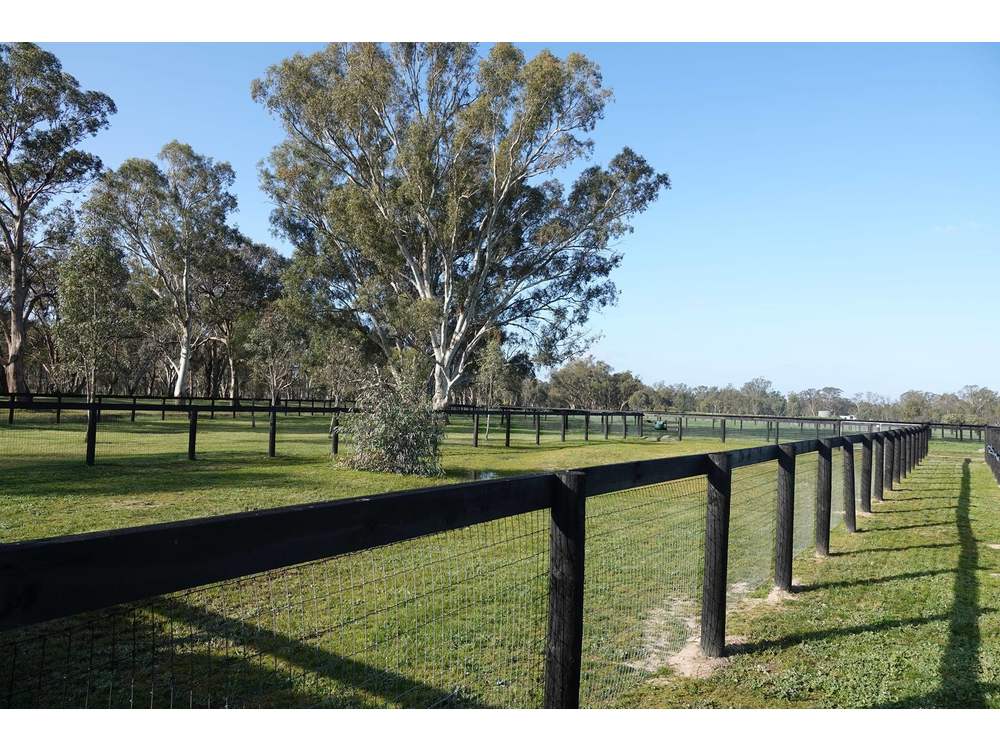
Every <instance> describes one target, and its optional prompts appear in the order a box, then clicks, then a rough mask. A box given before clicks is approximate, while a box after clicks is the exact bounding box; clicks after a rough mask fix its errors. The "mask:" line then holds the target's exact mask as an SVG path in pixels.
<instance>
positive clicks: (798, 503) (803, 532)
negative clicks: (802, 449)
mask: <svg viewBox="0 0 1000 752" xmlns="http://www.w3.org/2000/svg"><path fill="white" fill-rule="evenodd" d="M818 469H819V453H818V452H809V453H807V454H798V455H796V456H795V509H794V512H795V514H794V517H793V526H792V551H794V552H795V553H796V554H798V553H800V552H802V551H805V550H806V549H808V548H812V547H813V546H815V544H816V479H817V474H818Z"/></svg>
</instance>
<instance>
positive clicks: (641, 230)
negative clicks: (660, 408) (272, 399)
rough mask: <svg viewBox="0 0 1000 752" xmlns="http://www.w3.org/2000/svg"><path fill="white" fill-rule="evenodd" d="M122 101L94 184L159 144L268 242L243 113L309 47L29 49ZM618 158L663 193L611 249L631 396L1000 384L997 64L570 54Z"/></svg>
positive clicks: (600, 49) (772, 55) (822, 54)
mask: <svg viewBox="0 0 1000 752" xmlns="http://www.w3.org/2000/svg"><path fill="white" fill-rule="evenodd" d="M45 46H46V47H47V48H48V49H51V50H52V51H53V52H55V53H56V54H57V55H58V56H59V57H60V59H61V60H62V61H63V64H64V67H65V69H66V70H67V71H68V72H70V73H72V74H73V75H74V76H76V77H77V78H78V79H80V81H81V83H82V84H83V85H85V86H87V87H89V88H96V89H100V90H102V91H105V92H107V93H108V94H110V95H111V96H112V97H113V98H114V100H115V102H116V103H117V105H118V110H119V112H118V115H116V116H115V117H114V119H113V121H112V127H111V128H110V129H109V130H108V131H106V132H105V133H103V134H101V135H100V136H99V137H98V138H96V139H95V140H94V141H93V142H92V143H91V145H90V148H91V149H92V150H93V151H95V152H96V153H98V154H99V155H100V156H101V157H102V158H103V159H104V161H105V163H106V164H108V165H109V166H117V164H118V163H119V162H120V161H121V160H122V159H124V158H126V157H130V156H145V157H152V156H154V155H155V154H156V152H157V151H158V150H159V149H160V147H161V146H162V145H163V144H164V143H166V142H167V141H169V140H171V139H174V138H176V139H179V140H181V141H186V142H188V143H190V144H191V145H192V146H193V147H194V148H195V149H196V150H197V151H199V152H202V153H204V154H208V155H210V156H212V157H215V158H216V159H219V160H227V161H229V162H230V163H231V164H232V165H233V167H234V169H235V170H236V174H237V183H236V192H237V195H238V197H239V201H240V211H239V215H238V220H237V221H238V223H239V225H240V227H241V228H242V229H243V230H244V232H246V233H248V234H249V235H251V236H252V237H254V238H256V239H259V240H265V241H269V242H271V243H273V244H275V245H276V246H278V247H279V248H282V249H283V250H285V251H288V250H289V249H288V248H287V247H286V246H285V245H284V244H283V243H281V242H280V241H278V240H277V239H275V238H273V237H271V235H270V229H269V224H268V215H269V213H270V206H269V204H268V202H267V199H266V197H265V196H264V195H263V194H262V193H261V192H260V190H259V188H258V183H257V165H258V162H259V161H260V160H261V159H262V158H263V157H264V156H266V155H267V153H268V152H269V151H270V149H271V147H272V146H273V145H274V144H275V143H277V142H278V141H279V140H280V139H281V136H282V133H281V129H280V128H279V126H278V125H277V123H275V122H274V121H272V120H271V119H270V118H269V116H268V115H267V114H266V113H265V112H264V111H263V109H262V108H260V107H258V106H257V105H256V104H254V103H253V102H252V101H251V99H250V95H249V88H250V82H251V80H252V79H253V78H255V77H258V76H260V75H261V74H262V73H263V72H264V71H265V69H266V68H267V66H268V65H270V64H272V63H274V62H277V61H279V60H281V59H282V58H283V57H286V56H287V55H289V54H292V53H293V52H296V51H303V52H309V51H311V50H314V49H317V48H318V45H309V44H301V45H289V44H213V45H115V44H111V45H103V44H102V45H97V44H65V45H64V44H52V45H45ZM521 46H522V47H523V48H524V49H525V50H526V51H527V52H528V53H529V54H533V53H534V52H537V51H538V50H539V49H541V48H542V47H543V46H549V47H550V48H551V49H552V50H553V51H554V52H556V53H557V54H559V55H564V54H565V53H567V52H569V51H572V50H577V51H581V52H583V53H585V54H587V55H588V56H589V57H591V58H592V59H594V60H595V61H597V62H598V63H599V64H600V66H601V68H602V71H603V73H604V78H605V82H606V84H607V85H608V86H610V87H611V88H612V89H614V92H615V98H614V101H613V102H612V103H611V104H610V106H609V107H608V109H607V112H606V115H605V118H604V120H603V121H602V122H601V123H600V125H599V126H598V128H597V130H596V132H595V133H594V138H595V140H596V142H597V150H596V153H595V159H596V160H597V161H601V162H606V161H607V160H608V159H609V158H610V157H611V156H613V155H614V153H616V152H617V151H618V150H619V149H620V148H621V147H622V146H626V145H627V146H630V147H632V148H633V149H635V150H636V151H638V152H639V153H641V154H643V155H644V156H645V157H646V158H647V159H649V161H650V162H651V163H652V164H653V165H654V166H655V167H656V168H657V169H659V170H665V171H667V172H669V173H670V175H671V179H672V181H673V189H672V190H671V191H669V192H668V193H666V194H664V195H663V197H662V198H661V199H660V201H658V202H657V203H656V204H655V205H654V206H653V207H652V208H651V209H650V210H648V211H647V213H646V214H644V215H643V216H641V217H639V218H638V219H637V220H636V222H635V232H634V234H632V235H630V236H627V237H626V238H625V239H624V240H623V241H622V242H621V244H620V247H621V250H622V251H623V252H624V254H625V261H624V263H623V265H622V267H621V268H620V269H618V270H617V271H616V272H615V275H614V279H615V281H616V282H617V284H618V286H619V288H620V289H621V300H620V302H619V304H618V305H617V306H616V307H615V308H614V309H611V310H606V311H604V312H603V313H600V314H598V315H597V316H595V317H594V318H593V321H592V326H593V329H594V331H595V332H599V333H601V334H602V335H603V336H602V338H601V339H600V340H599V342H598V343H597V344H596V345H595V346H594V349H593V352H594V354H595V355H596V356H598V357H600V358H602V359H604V360H607V361H608V362H609V363H611V364H612V365H613V366H614V367H615V368H617V369H631V370H633V371H634V372H636V373H638V374H639V375H641V376H642V377H643V378H644V379H646V380H648V381H658V380H664V381H668V382H678V381H684V382H688V383H691V384H702V383H705V384H720V385H721V384H726V383H730V382H732V383H735V384H741V383H743V382H745V381H747V380H749V379H751V378H753V377H755V376H766V377H767V378H770V379H771V380H772V381H773V382H774V383H775V386H776V387H778V388H779V389H782V390H792V389H801V388H805V387H810V386H815V387H821V386H827V385H832V386H839V387H841V388H843V389H844V390H845V391H846V392H848V393H849V394H853V393H856V392H863V391H874V392H879V393H883V394H886V395H890V396H894V395H896V394H898V393H899V392H901V391H903V390H905V389H909V388H918V389H926V390H930V391H951V390H956V389H959V388H961V387H962V386H964V385H966V384H980V385H985V386H991V387H993V388H1000V351H998V348H997V347H996V346H995V337H994V334H993V332H994V330H995V329H996V327H997V325H998V324H1000V321H998V315H997V313H996V311H997V304H996V297H997V294H996V292H995V288H996V285H997V280H1000V46H998V45H991V46H990V45H948V44H930V45H904V44H886V45H805V44H799V45H796V44H791V45H766V44H706V45H699V44H573V45H563V44H559V45H536V44H525V45H521Z"/></svg>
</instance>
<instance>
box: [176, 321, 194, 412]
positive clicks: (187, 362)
mask: <svg viewBox="0 0 1000 752" xmlns="http://www.w3.org/2000/svg"><path fill="white" fill-rule="evenodd" d="M190 367H191V328H190V327H186V328H185V329H184V330H183V333H182V334H181V354H180V357H179V358H178V359H177V381H176V382H175V384H174V397H182V396H184V382H185V379H186V378H187V374H188V369H189V368H190Z"/></svg>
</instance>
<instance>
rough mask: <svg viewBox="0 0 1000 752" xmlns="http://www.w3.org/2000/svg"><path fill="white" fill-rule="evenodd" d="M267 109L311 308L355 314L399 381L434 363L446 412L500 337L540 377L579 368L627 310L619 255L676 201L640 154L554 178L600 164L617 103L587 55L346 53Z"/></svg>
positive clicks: (293, 65) (377, 49) (282, 197)
mask: <svg viewBox="0 0 1000 752" xmlns="http://www.w3.org/2000/svg"><path fill="white" fill-rule="evenodd" d="M252 94H253V97H254V98H255V99H256V100H257V101H258V102H260V103H261V104H263V105H264V106H265V107H266V108H267V109H268V110H269V111H271V112H272V113H274V114H275V115H277V116H278V117H279V118H280V120H281V122H282V123H283V125H284V127H285V130H286V140H285V141H284V142H283V143H282V144H281V145H279V146H278V147H277V148H276V149H275V150H274V151H273V152H272V154H271V156H270V158H269V160H268V162H267V165H266V167H265V168H264V170H263V173H262V181H263V186H264V189H265V190H266V191H267V192H268V193H269V194H270V195H271V196H272V198H273V199H274V201H275V202H276V204H277V209H276V210H275V212H274V215H273V221H274V225H275V226H276V227H277V228H278V229H279V230H280V231H281V232H282V233H283V234H284V235H285V236H286V237H288V238H289V239H290V240H291V241H292V242H293V244H294V245H295V247H296V258H295V268H296V269H297V270H298V272H299V279H300V280H301V283H300V284H301V290H302V292H303V293H304V294H307V295H310V296H313V297H315V298H318V299H319V300H320V301H321V302H322V304H323V305H325V306H326V307H328V308H329V309H330V310H336V311H340V312H343V313H346V314H347V315H349V316H350V317H351V319H352V320H353V322H354V323H355V325H356V326H358V327H359V328H360V329H362V330H363V331H364V332H365V333H366V334H367V335H368V336H369V337H370V338H371V339H372V341H373V342H374V343H375V344H376V345H377V346H378V347H379V348H380V349H381V350H382V352H383V354H384V356H385V358H386V360H387V363H388V366H389V368H390V370H394V369H395V367H396V362H397V360H398V359H399V358H400V357H401V355H402V354H403V353H404V352H405V351H407V350H410V349H416V350H419V351H422V352H426V353H428V354H429V355H430V356H431V359H432V363H433V380H434V393H435V397H434V404H435V405H436V406H439V407H440V406H442V405H444V404H447V402H448V400H449V398H450V393H451V390H452V388H453V387H454V386H455V384H456V383H457V382H458V381H459V380H460V379H461V377H462V374H463V373H464V371H465V369H466V367H467V366H468V365H469V364H470V363H471V362H472V357H473V355H474V353H475V351H476V349H477V347H478V346H479V345H480V344H481V343H482V341H483V339H484V338H485V337H486V336H487V334H488V332H490V331H491V330H493V329H497V328H501V329H504V330H505V331H506V332H507V334H508V336H516V337H519V338H520V339H521V340H522V341H523V342H525V343H526V344H528V345H530V346H531V347H533V348H534V350H535V354H536V358H537V359H538V360H539V362H542V363H556V362H559V361H560V360H562V359H563V358H564V357H565V356H566V355H567V354H570V353H572V352H574V351H575V348H576V346H577V344H578V342H579V337H580V336H581V330H582V327H583V325H584V324H585V323H586V321H587V319H588V316H589V315H590V313H591V312H592V311H593V310H594V309H595V308H597V307H600V306H604V305H607V304H608V303H610V302H612V301H613V300H614V299H615V294H616V290H615V286H614V284H613V282H612V281H611V280H610V279H609V274H610V273H611V271H612V269H614V267H615V266H617V265H618V263H619V262H620V260H621V255H620V253H619V252H617V251H616V250H614V248H613V244H614V241H615V240H617V239H618V238H620V237H621V236H622V235H624V234H625V233H627V232H628V231H629V230H630V226H629V224H628V220H629V219H630V218H631V217H632V216H634V215H635V214H637V213H639V212H641V211H643V210H644V209H645V208H646V207H647V206H648V205H649V204H650V203H651V202H652V201H653V200H654V199H655V198H656V197H657V196H658V195H659V193H660V191H661V190H662V189H664V188H667V187H669V179H668V177H667V176H666V175H665V174H662V173H656V172H655V171H654V170H653V168H652V167H650V166H649V164H647V162H646V161H645V160H644V159H643V158H642V157H641V156H639V155H638V154H636V153H635V152H633V151H632V150H631V149H628V148H624V149H622V150H621V152H620V153H619V154H618V155H617V156H615V157H614V158H613V159H611V161H610V162H609V164H608V165H607V166H606V167H601V166H597V165H587V166H583V167H582V169H580V170H579V172H578V174H577V177H576V178H575V180H574V181H573V182H572V184H571V185H569V186H568V187H567V186H566V185H564V184H563V183H562V182H561V181H560V180H559V179H558V178H557V177H556V174H557V173H559V172H560V171H563V170H565V169H567V168H572V167H576V166H577V163H578V162H580V161H582V160H586V159H588V158H589V157H590V156H591V154H592V152H593V146H594V144H593V141H592V140H591V139H590V138H589V136H588V134H589V133H590V132H591V131H592V130H593V129H594V127H595V125H596V123H597V121H598V120H599V119H600V118H601V116H602V114H603V111H604V107H605V104H606V102H607V101H608V99H609V97H610V95H611V92H610V90H608V89H607V88H605V87H604V86H603V81H602V79H601V74H600V71H599V69H598V67H597V66H596V65H595V64H594V63H593V62H592V61H590V60H588V59H587V58H586V57H584V56H583V55H579V54H570V55H568V56H567V57H566V58H565V59H564V60H560V59H559V58H557V57H555V56H554V55H552V54H551V53H549V52H542V53H539V54H538V55H536V56H535V57H534V58H532V59H531V60H526V59H525V57H524V54H523V53H522V52H521V51H520V50H519V49H518V48H516V47H514V46H512V45H509V44H498V45H495V46H493V47H492V48H491V49H490V50H489V52H488V53H487V54H486V55H485V56H480V55H479V54H478V52H477V50H476V48H475V46H473V45H468V44H396V45H391V46H388V47H385V46H382V45H377V44H332V45H330V46H328V47H327V48H325V49H324V50H322V51H320V52H317V53H315V54H313V55H309V56H302V55H296V56H294V57H291V58H289V59H287V60H285V61H283V62H282V63H280V64H279V65H276V66H273V67H272V68H271V69H270V70H269V71H268V73H267V75H266V76H265V77H264V78H262V79H260V80H258V81H255V82H254V84H253V87H252Z"/></svg>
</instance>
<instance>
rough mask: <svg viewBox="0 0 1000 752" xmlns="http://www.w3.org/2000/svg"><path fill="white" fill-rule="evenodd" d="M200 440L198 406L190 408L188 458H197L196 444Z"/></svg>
mask: <svg viewBox="0 0 1000 752" xmlns="http://www.w3.org/2000/svg"><path fill="white" fill-rule="evenodd" d="M197 440H198V408H196V407H192V408H190V409H189V410H188V459H189V460H193V459H194V458H195V444H196V442H197Z"/></svg>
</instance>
